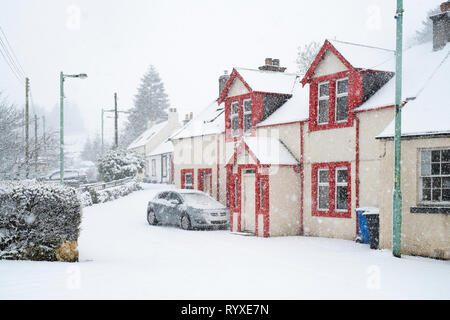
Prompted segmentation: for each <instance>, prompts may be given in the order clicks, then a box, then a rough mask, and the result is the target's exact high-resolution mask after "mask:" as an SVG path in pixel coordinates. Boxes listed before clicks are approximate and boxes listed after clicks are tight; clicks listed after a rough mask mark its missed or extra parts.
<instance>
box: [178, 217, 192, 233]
mask: <svg viewBox="0 0 450 320" xmlns="http://www.w3.org/2000/svg"><path fill="white" fill-rule="evenodd" d="M180 226H181V229H183V230H191V228H192V225H191V219H189V216H188V215H187V214H183V216H182V217H181V221H180Z"/></svg>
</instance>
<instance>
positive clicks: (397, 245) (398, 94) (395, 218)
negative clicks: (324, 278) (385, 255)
mask: <svg viewBox="0 0 450 320" xmlns="http://www.w3.org/2000/svg"><path fill="white" fill-rule="evenodd" d="M395 18H396V19H397V36H396V51H395V58H396V60H395V137H394V149H395V160H394V166H395V167H394V194H393V199H392V200H393V210H392V254H393V255H394V256H395V257H398V258H400V257H401V234H402V192H401V188H400V187H401V186H400V173H401V135H402V51H403V0H397V14H396V16H395Z"/></svg>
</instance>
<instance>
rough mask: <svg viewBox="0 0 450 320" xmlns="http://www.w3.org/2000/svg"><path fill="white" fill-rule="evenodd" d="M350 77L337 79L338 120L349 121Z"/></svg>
mask: <svg viewBox="0 0 450 320" xmlns="http://www.w3.org/2000/svg"><path fill="white" fill-rule="evenodd" d="M347 113H348V79H340V80H337V81H336V122H344V121H347Z"/></svg>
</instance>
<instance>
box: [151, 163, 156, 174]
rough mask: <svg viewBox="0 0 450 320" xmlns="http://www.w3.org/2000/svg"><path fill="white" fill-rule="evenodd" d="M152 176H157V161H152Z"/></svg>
mask: <svg viewBox="0 0 450 320" xmlns="http://www.w3.org/2000/svg"><path fill="white" fill-rule="evenodd" d="M152 176H153V177H155V176H156V159H152Z"/></svg>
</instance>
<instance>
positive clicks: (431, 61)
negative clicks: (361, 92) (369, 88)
mask: <svg viewBox="0 0 450 320" xmlns="http://www.w3.org/2000/svg"><path fill="white" fill-rule="evenodd" d="M449 53H450V45H449V44H447V46H446V47H445V48H443V49H441V50H439V51H433V45H432V43H431V42H427V43H424V44H421V45H417V46H414V47H411V48H409V49H407V50H406V51H405V52H404V53H403V75H402V79H403V80H402V82H403V83H402V96H403V101H405V100H406V99H411V98H415V97H416V96H417V94H418V93H419V91H420V90H421V89H422V88H423V86H424V85H425V83H426V82H427V80H428V79H429V78H430V77H431V76H432V74H433V72H435V70H436V69H437V68H438V67H439V66H440V64H441V63H442V61H443V60H444V59H445V58H446V56H448V54H449ZM386 64H387V65H389V66H388V67H386V69H392V68H395V60H394V61H389V62H387V63H386ZM446 82H447V83H448V79H447V81H446ZM437 85H438V86H439V88H442V89H445V90H448V85H447V86H445V82H444V83H442V84H440V85H439V84H437ZM443 86H445V88H443ZM394 104H395V77H394V78H392V79H391V80H389V81H388V83H386V84H385V85H384V86H383V87H382V88H380V90H378V91H377V92H376V93H375V94H374V95H373V96H372V97H370V98H369V99H368V100H367V101H366V102H364V103H363V104H361V105H360V106H359V107H358V108H356V109H354V110H355V111H363V110H371V109H374V108H379V107H386V106H392V105H394Z"/></svg>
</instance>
